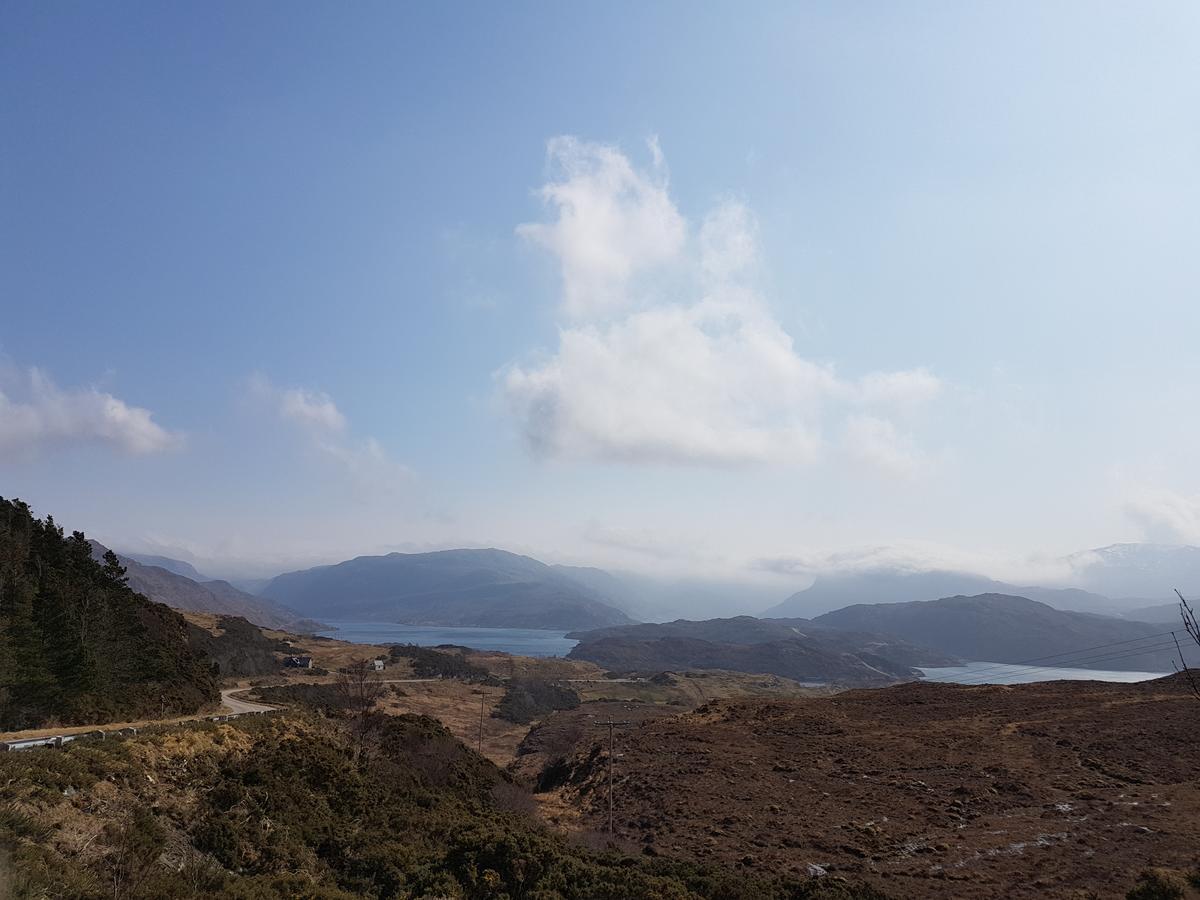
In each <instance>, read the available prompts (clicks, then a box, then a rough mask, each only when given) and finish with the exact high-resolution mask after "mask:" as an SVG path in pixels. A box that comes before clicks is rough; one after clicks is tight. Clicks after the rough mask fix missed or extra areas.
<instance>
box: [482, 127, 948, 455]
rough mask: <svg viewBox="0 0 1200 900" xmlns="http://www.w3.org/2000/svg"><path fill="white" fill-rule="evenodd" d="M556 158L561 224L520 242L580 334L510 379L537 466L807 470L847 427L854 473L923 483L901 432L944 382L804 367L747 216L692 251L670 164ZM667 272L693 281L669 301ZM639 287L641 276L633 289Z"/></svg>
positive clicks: (558, 152) (599, 156)
mask: <svg viewBox="0 0 1200 900" xmlns="http://www.w3.org/2000/svg"><path fill="white" fill-rule="evenodd" d="M652 150H653V147H652ZM659 154H661V151H659ZM549 155H550V159H551V162H552V163H554V164H555V165H556V166H557V167H558V168H560V169H561V170H562V172H563V177H562V179H561V180H558V181H553V182H551V183H550V184H549V185H547V186H546V187H545V188H543V189H542V195H543V197H544V198H546V200H547V203H548V205H549V206H550V207H551V208H552V210H553V212H554V213H555V214H556V217H555V219H554V220H553V221H551V222H549V223H543V224H534V225H522V226H520V228H519V229H518V230H519V232H520V233H521V234H523V235H525V236H527V237H529V238H531V239H533V240H535V241H537V242H538V243H539V244H541V245H542V246H544V247H546V248H547V249H549V250H550V251H551V252H552V253H554V254H555V255H556V256H557V257H558V259H559V262H560V264H561V267H562V278H563V303H562V305H563V309H564V311H565V312H566V313H567V315H568V316H569V318H570V323H569V324H565V325H563V326H562V327H561V329H560V331H559V345H558V349H557V352H555V353H554V354H553V355H551V356H548V357H545V358H543V359H541V360H539V361H535V362H533V363H528V364H524V365H521V364H518V365H513V366H511V367H509V368H508V369H507V370H505V371H504V372H502V373H501V375H500V378H501V382H502V389H503V392H504V394H505V396H506V398H507V400H508V403H509V405H510V407H511V409H512V411H513V412H514V414H515V416H516V418H517V420H518V421H519V423H520V425H521V428H522V430H523V432H524V435H525V438H526V440H527V442H528V444H529V446H530V447H531V449H532V450H533V451H534V452H536V453H538V454H539V455H543V456H548V457H564V458H573V459H598V460H608V461H624V462H654V463H695V464H706V465H738V464H752V463H777V464H791V463H809V462H812V461H814V460H816V459H818V458H819V457H820V456H821V455H822V453H823V451H824V450H825V448H826V442H825V439H824V434H825V432H826V431H827V430H828V428H829V427H830V425H831V424H837V423H838V422H842V420H845V421H844V422H843V424H842V425H841V427H842V429H843V430H845V431H846V432H847V436H848V439H849V444H848V445H847V446H849V447H851V448H852V449H853V450H854V451H855V452H854V453H853V454H852V456H853V458H854V459H857V460H860V461H863V462H866V463H868V464H871V465H878V466H882V467H883V468H884V469H886V470H888V471H893V472H895V471H903V472H905V473H906V474H911V473H912V472H913V471H915V467H914V466H915V462H916V460H917V459H918V457H919V454H918V451H917V450H916V448H915V445H914V444H913V442H912V438H911V437H910V436H908V435H904V434H901V433H900V432H899V430H898V429H897V428H896V427H895V425H894V424H893V423H892V422H891V421H890V419H891V417H892V415H893V414H894V415H905V414H907V413H908V412H910V411H911V410H912V408H914V407H916V406H919V405H920V404H922V403H925V402H927V401H928V400H930V399H932V398H933V397H935V396H936V395H937V393H938V390H939V389H940V386H941V382H940V381H939V380H938V379H937V378H936V376H934V375H932V374H931V373H929V372H927V371H925V370H924V369H916V370H912V371H900V372H881V373H875V374H871V375H868V376H866V377H865V378H862V379H859V380H845V379H842V378H840V377H839V376H838V375H837V374H836V373H835V371H834V369H833V368H832V367H831V366H829V365H825V364H821V363H817V362H814V361H811V360H808V359H805V358H804V357H802V356H800V355H799V354H797V353H796V350H795V348H794V346H793V342H792V339H791V337H790V336H789V335H788V334H787V333H786V332H785V331H784V330H783V328H782V327H781V326H780V325H779V323H778V322H777V321H776V320H775V319H774V318H773V316H772V315H771V314H770V311H769V310H768V308H767V305H766V303H765V302H764V301H763V300H762V298H761V297H760V296H759V294H758V292H757V291H756V290H755V289H754V288H753V286H752V275H753V270H754V264H755V262H756V260H757V257H758V250H757V238H756V235H757V227H758V226H757V223H756V222H755V220H754V217H753V215H752V214H751V213H750V211H749V210H748V209H746V207H745V206H744V205H742V204H741V203H738V202H736V201H729V200H727V201H725V202H722V203H721V204H719V205H718V206H717V207H716V208H715V209H714V210H713V211H711V212H710V213H709V214H708V215H707V216H706V217H705V218H704V220H703V222H702V223H701V226H700V228H699V230H698V233H697V235H696V236H695V237H694V238H689V234H688V225H687V222H686V221H685V220H684V218H683V217H682V216H681V215H680V213H679V212H678V210H676V208H675V206H674V204H673V203H672V202H671V199H670V197H669V196H668V194H667V190H666V180H665V178H664V177H662V175H661V170H662V168H663V166H662V162H661V158H660V157H659V155H656V161H655V168H654V170H653V171H651V172H649V173H645V172H639V171H638V170H636V169H635V168H634V167H633V165H632V164H631V163H630V161H629V160H628V159H627V158H626V157H625V156H624V155H622V154H621V153H620V152H619V151H618V150H616V149H615V148H613V147H609V146H606V145H600V144H589V143H585V142H582V141H579V140H577V139H575V138H556V139H555V140H553V141H551V142H550V145H549ZM656 274H657V275H661V276H664V277H663V278H660V279H659V280H658V281H657V282H655V281H654V279H653V278H652V277H651V276H654V275H656ZM668 274H670V275H675V276H681V278H682V283H683V285H684V289H683V291H682V296H673V297H672V298H671V299H664V297H663V295H664V294H666V293H667V291H666V289H665V288H664V283H667V280H666V278H665V276H666V275H668ZM635 276H645V277H644V278H641V279H640V280H639V281H638V283H637V285H635V283H634V282H635ZM679 280H680V278H679V277H677V278H676V281H679ZM671 283H672V284H674V282H671ZM675 293H676V294H679V293H680V292H679V291H676V292H675ZM864 411H869V413H870V416H869V417H867V418H847V417H848V416H854V415H856V414H859V413H862V412H864Z"/></svg>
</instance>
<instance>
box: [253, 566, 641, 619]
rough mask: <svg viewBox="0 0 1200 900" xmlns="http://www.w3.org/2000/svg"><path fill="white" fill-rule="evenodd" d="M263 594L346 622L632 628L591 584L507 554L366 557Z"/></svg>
mask: <svg viewBox="0 0 1200 900" xmlns="http://www.w3.org/2000/svg"><path fill="white" fill-rule="evenodd" d="M262 595H263V597H265V598H267V599H269V600H273V601H275V602H277V603H281V604H284V605H286V606H288V607H291V608H292V609H296V610H299V611H300V612H301V613H303V614H304V615H307V616H314V617H316V618H321V617H324V618H330V619H335V620H336V619H341V620H343V621H373V622H398V623H401V624H411V625H474V626H483V627H502V628H550V629H561V630H563V631H567V630H570V629H573V628H598V627H601V626H604V625H618V624H623V623H626V622H628V621H629V617H628V616H626V615H625V614H624V613H623V612H621V611H620V610H618V609H617V608H615V607H614V606H611V605H609V603H608V602H606V598H603V597H601V596H600V595H599V594H597V593H596V592H595V591H594V590H592V589H591V588H589V587H587V586H585V585H584V584H581V583H580V582H578V581H576V580H574V579H572V578H570V577H568V576H567V575H565V574H563V573H562V572H560V571H558V570H557V569H555V568H553V567H551V566H547V565H546V564H544V563H541V562H538V561H537V560H536V559H530V558H529V557H527V556H518V555H517V554H515V553H508V552H506V551H504V550H441V551H438V552H435V553H389V554H388V555H387V556H360V557H357V558H355V559H351V560H347V561H346V562H343V563H338V564H337V565H334V566H321V567H318V568H315V569H305V570H303V571H300V572H289V573H287V574H285V575H280V576H278V577H277V578H275V579H274V580H273V581H272V582H271V583H270V584H269V585H267V587H266V588H265V589H264V590H263V594H262Z"/></svg>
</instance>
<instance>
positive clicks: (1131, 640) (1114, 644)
mask: <svg viewBox="0 0 1200 900" xmlns="http://www.w3.org/2000/svg"><path fill="white" fill-rule="evenodd" d="M1173 633H1174V632H1171V631H1160V632H1158V633H1157V634H1144V635H1142V636H1141V637H1136V638H1128V639H1127V640H1124V641H1112V642H1110V643H1107V644H1097V645H1096V646H1094V647H1079V648H1077V649H1075V650H1063V651H1061V652H1059V653H1051V654H1049V655H1048V656H1035V657H1034V658H1033V659H1020V660H1015V661H1014V662H1010V663H997V664H996V665H993V666H988V667H987V668H984V669H976V670H975V671H976V672H986V671H988V670H989V669H1004V668H1008V667H1009V666H1028V665H1031V664H1033V663H1038V662H1049V661H1050V660H1052V659H1055V658H1057V657H1060V656H1075V655H1076V654H1079V653H1090V652H1091V651H1092V650H1103V649H1105V648H1106V647H1119V646H1121V645H1122V644H1133V643H1137V642H1138V641H1148V640H1151V639H1152V638H1160V637H1168V636H1169V635H1171V634H1173Z"/></svg>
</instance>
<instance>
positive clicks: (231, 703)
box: [221, 687, 275, 716]
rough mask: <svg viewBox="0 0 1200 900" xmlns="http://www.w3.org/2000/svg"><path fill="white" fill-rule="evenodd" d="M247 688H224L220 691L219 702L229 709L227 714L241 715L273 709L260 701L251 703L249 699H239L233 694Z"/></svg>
mask: <svg viewBox="0 0 1200 900" xmlns="http://www.w3.org/2000/svg"><path fill="white" fill-rule="evenodd" d="M245 690H247V688H240V687H236V688H226V689H225V690H223V691H221V703H223V704H224V705H225V708H226V709H227V710H228V711H229V713H228V714H229V715H233V716H242V715H245V714H246V713H260V712H270V711H271V710H273V709H275V707H274V706H265V705H263V704H262V703H251V702H250V701H249V700H239V699H237V697H235V696H233V695H234V694H240V693H242V692H243V691H245Z"/></svg>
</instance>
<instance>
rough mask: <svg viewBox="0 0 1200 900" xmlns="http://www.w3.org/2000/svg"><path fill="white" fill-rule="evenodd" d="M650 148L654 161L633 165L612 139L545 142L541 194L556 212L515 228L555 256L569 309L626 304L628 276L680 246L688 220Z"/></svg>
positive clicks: (580, 311)
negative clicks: (549, 175) (545, 179)
mask: <svg viewBox="0 0 1200 900" xmlns="http://www.w3.org/2000/svg"><path fill="white" fill-rule="evenodd" d="M651 150H652V152H653V153H654V157H655V159H654V167H653V169H652V170H651V171H649V172H639V171H638V170H636V169H635V168H634V167H633V165H632V164H631V163H630V161H629V160H628V158H626V157H625V156H624V155H623V154H622V153H621V152H620V151H619V150H617V149H616V148H615V147H608V146H604V145H601V144H589V143H585V142H583V141H580V140H578V139H576V138H573V137H557V138H554V139H553V140H552V141H550V143H549V145H548V147H547V153H546V155H547V158H548V161H549V164H550V168H551V170H552V172H553V173H554V180H552V181H550V182H549V183H548V184H546V185H545V186H544V187H542V189H541V191H540V192H539V194H540V196H541V198H542V200H543V201H544V202H545V203H546V205H547V206H548V207H550V208H551V209H552V210H553V211H554V212H555V213H556V214H557V218H556V219H555V220H554V221H553V222H547V223H533V224H527V225H521V226H520V227H518V229H517V232H518V233H519V234H520V235H522V236H523V237H525V238H527V239H528V240H530V241H533V242H534V243H536V244H540V245H541V246H543V247H545V248H546V249H547V250H549V251H550V252H551V253H553V254H554V255H555V256H557V257H558V260H559V264H560V265H561V266H562V279H563V287H564V291H563V307H564V309H565V310H566V312H567V313H568V314H570V315H572V316H578V317H581V318H582V317H587V316H590V315H595V314H598V313H604V312H608V311H611V310H613V309H620V308H621V307H623V306H625V305H627V304H628V303H629V301H630V295H629V285H630V282H631V280H632V279H633V278H634V277H635V276H637V275H638V274H640V273H642V272H644V271H645V270H647V269H650V268H652V267H654V266H656V265H659V264H661V263H664V262H666V261H668V260H671V259H673V258H674V257H675V256H676V254H678V253H679V251H680V249H681V248H682V247H683V243H684V239H685V236H686V223H685V222H684V220H683V216H681V215H680V214H679V211H678V210H677V209H676V208H675V204H674V203H672V202H671V198H670V197H669V196H668V194H667V180H666V175H665V173H664V171H663V164H662V153H661V151H660V150H658V144H657V142H652V143H651Z"/></svg>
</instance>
